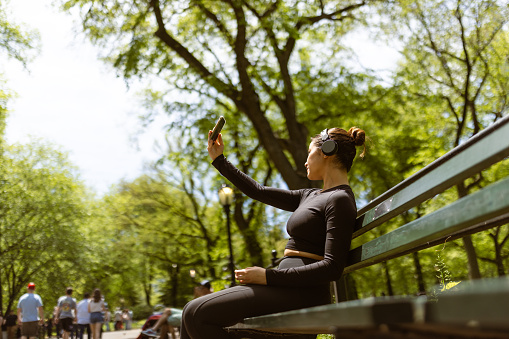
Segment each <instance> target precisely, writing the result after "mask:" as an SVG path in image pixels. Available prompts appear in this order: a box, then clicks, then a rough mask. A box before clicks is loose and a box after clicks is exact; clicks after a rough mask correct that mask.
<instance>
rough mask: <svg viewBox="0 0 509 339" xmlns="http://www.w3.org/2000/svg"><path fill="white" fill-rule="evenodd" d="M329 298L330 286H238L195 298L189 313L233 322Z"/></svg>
mask: <svg viewBox="0 0 509 339" xmlns="http://www.w3.org/2000/svg"><path fill="white" fill-rule="evenodd" d="M328 301H329V294H328V290H327V288H323V287H319V288H317V287H313V288H293V287H292V288H291V287H278V286H262V285H246V286H235V287H232V288H228V289H225V290H222V291H219V292H215V293H212V294H208V295H205V296H203V297H200V298H197V299H194V300H193V301H191V302H189V303H188V305H187V306H186V309H185V313H186V315H185V316H186V317H187V316H191V317H192V318H195V320H196V321H197V322H204V323H209V324H216V325H221V326H230V325H233V324H235V323H237V322H239V321H240V320H242V319H244V318H247V317H254V316H258V315H264V314H269V313H274V312H283V311H288V310H294V309H298V308H303V307H310V306H315V305H322V304H325V303H327V302H328Z"/></svg>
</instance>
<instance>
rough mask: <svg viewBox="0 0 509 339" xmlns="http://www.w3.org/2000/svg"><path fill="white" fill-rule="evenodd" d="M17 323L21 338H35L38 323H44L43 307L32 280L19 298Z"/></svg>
mask: <svg viewBox="0 0 509 339" xmlns="http://www.w3.org/2000/svg"><path fill="white" fill-rule="evenodd" d="M18 323H19V324H21V339H27V338H30V339H35V338H37V337H38V336H39V325H43V323H44V309H43V304H42V299H41V297H40V296H39V295H38V294H37V293H35V284H34V283H32V282H31V283H29V284H28V287H27V293H25V294H23V295H22V296H21V298H19V301H18Z"/></svg>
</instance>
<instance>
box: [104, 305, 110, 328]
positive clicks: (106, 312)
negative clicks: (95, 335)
mask: <svg viewBox="0 0 509 339" xmlns="http://www.w3.org/2000/svg"><path fill="white" fill-rule="evenodd" d="M104 308H105V310H104V324H105V325H106V332H109V331H110V321H111V312H110V310H109V308H108V306H104Z"/></svg>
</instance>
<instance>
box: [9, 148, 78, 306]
mask: <svg viewBox="0 0 509 339" xmlns="http://www.w3.org/2000/svg"><path fill="white" fill-rule="evenodd" d="M1 174H2V177H1V181H0V186H1V187H0V196H1V201H2V204H1V205H0V306H2V307H3V306H4V305H6V307H7V310H11V309H13V308H15V301H16V298H17V297H19V295H20V293H22V292H23V291H24V288H25V287H26V285H27V284H28V282H29V281H38V282H39V283H38V285H39V286H40V288H39V290H40V291H41V293H42V294H43V295H45V296H52V297H54V298H55V299H54V300H55V301H56V297H57V295H55V293H59V292H60V291H63V290H64V287H65V286H67V284H68V283H69V282H68V281H64V280H62V279H61V273H62V272H66V275H69V276H73V274H76V275H79V272H80V269H84V268H85V267H86V265H87V262H86V261H84V260H82V259H83V257H82V256H81V254H82V253H83V244H84V243H85V241H84V238H82V237H81V234H82V232H81V229H82V227H83V224H86V220H87V215H88V211H87V203H86V201H87V197H86V194H85V191H84V188H83V186H82V184H81V182H80V181H79V180H78V179H77V177H76V173H75V170H74V168H73V167H72V166H71V165H70V164H69V162H68V161H67V159H66V155H65V154H64V153H61V152H59V151H56V150H54V149H52V148H51V146H49V145H44V144H42V143H41V142H40V141H39V142H33V143H31V144H29V145H25V146H10V147H7V148H6V149H5V154H4V156H3V160H2V165H1ZM55 288H56V289H58V290H56V289H55Z"/></svg>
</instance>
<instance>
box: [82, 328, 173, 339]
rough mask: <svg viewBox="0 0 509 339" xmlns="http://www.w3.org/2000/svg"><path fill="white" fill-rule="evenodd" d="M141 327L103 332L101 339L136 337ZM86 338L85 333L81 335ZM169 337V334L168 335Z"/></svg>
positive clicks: (128, 338)
mask: <svg viewBox="0 0 509 339" xmlns="http://www.w3.org/2000/svg"><path fill="white" fill-rule="evenodd" d="M140 332H141V329H136V330H129V331H111V332H103V336H102V339H136V338H138V336H139V335H140ZM83 338H84V339H85V338H86V335H85V336H83ZM169 338H171V336H170V337H169ZM178 338H180V336H179V334H177V339H178Z"/></svg>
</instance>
